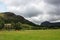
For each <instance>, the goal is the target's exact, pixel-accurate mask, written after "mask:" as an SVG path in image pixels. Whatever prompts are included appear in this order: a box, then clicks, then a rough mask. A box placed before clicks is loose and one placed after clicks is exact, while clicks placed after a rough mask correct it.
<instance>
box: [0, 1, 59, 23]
mask: <svg viewBox="0 0 60 40" xmlns="http://www.w3.org/2000/svg"><path fill="white" fill-rule="evenodd" d="M5 11H6V12H7V11H8V12H14V13H15V14H17V15H22V16H23V17H25V18H26V19H27V20H30V21H32V22H34V23H36V24H40V23H41V22H43V21H51V22H60V0H0V12H5Z"/></svg>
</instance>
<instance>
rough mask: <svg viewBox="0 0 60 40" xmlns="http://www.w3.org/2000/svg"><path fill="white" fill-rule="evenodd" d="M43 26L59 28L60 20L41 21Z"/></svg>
mask: <svg viewBox="0 0 60 40" xmlns="http://www.w3.org/2000/svg"><path fill="white" fill-rule="evenodd" d="M41 26H42V27H46V28H49V29H51V28H53V29H59V28H60V22H54V23H51V22H49V21H45V22H42V23H41Z"/></svg>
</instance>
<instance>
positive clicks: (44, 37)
mask: <svg viewBox="0 0 60 40" xmlns="http://www.w3.org/2000/svg"><path fill="white" fill-rule="evenodd" d="M0 40H60V29H58V30H21V31H0Z"/></svg>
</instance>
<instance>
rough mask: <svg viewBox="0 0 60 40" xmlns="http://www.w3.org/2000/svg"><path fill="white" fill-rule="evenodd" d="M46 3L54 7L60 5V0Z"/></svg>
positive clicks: (47, 0) (49, 0) (46, 0)
mask: <svg viewBox="0 0 60 40" xmlns="http://www.w3.org/2000/svg"><path fill="white" fill-rule="evenodd" d="M44 1H45V2H46V3H49V4H52V5H60V0H44Z"/></svg>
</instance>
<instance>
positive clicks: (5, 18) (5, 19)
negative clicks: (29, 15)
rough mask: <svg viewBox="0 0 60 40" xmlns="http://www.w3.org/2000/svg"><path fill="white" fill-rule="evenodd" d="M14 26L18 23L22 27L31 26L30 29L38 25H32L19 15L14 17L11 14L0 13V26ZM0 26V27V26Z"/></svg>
mask: <svg viewBox="0 0 60 40" xmlns="http://www.w3.org/2000/svg"><path fill="white" fill-rule="evenodd" d="M13 23H14V24H16V23H20V25H22V26H28V27H29V26H31V27H37V26H39V25H36V24H34V23H33V22H30V21H29V20H26V19H25V18H24V17H22V16H20V15H16V14H15V13H12V12H2V13H0V24H13ZM0 26H1V25H0Z"/></svg>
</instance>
